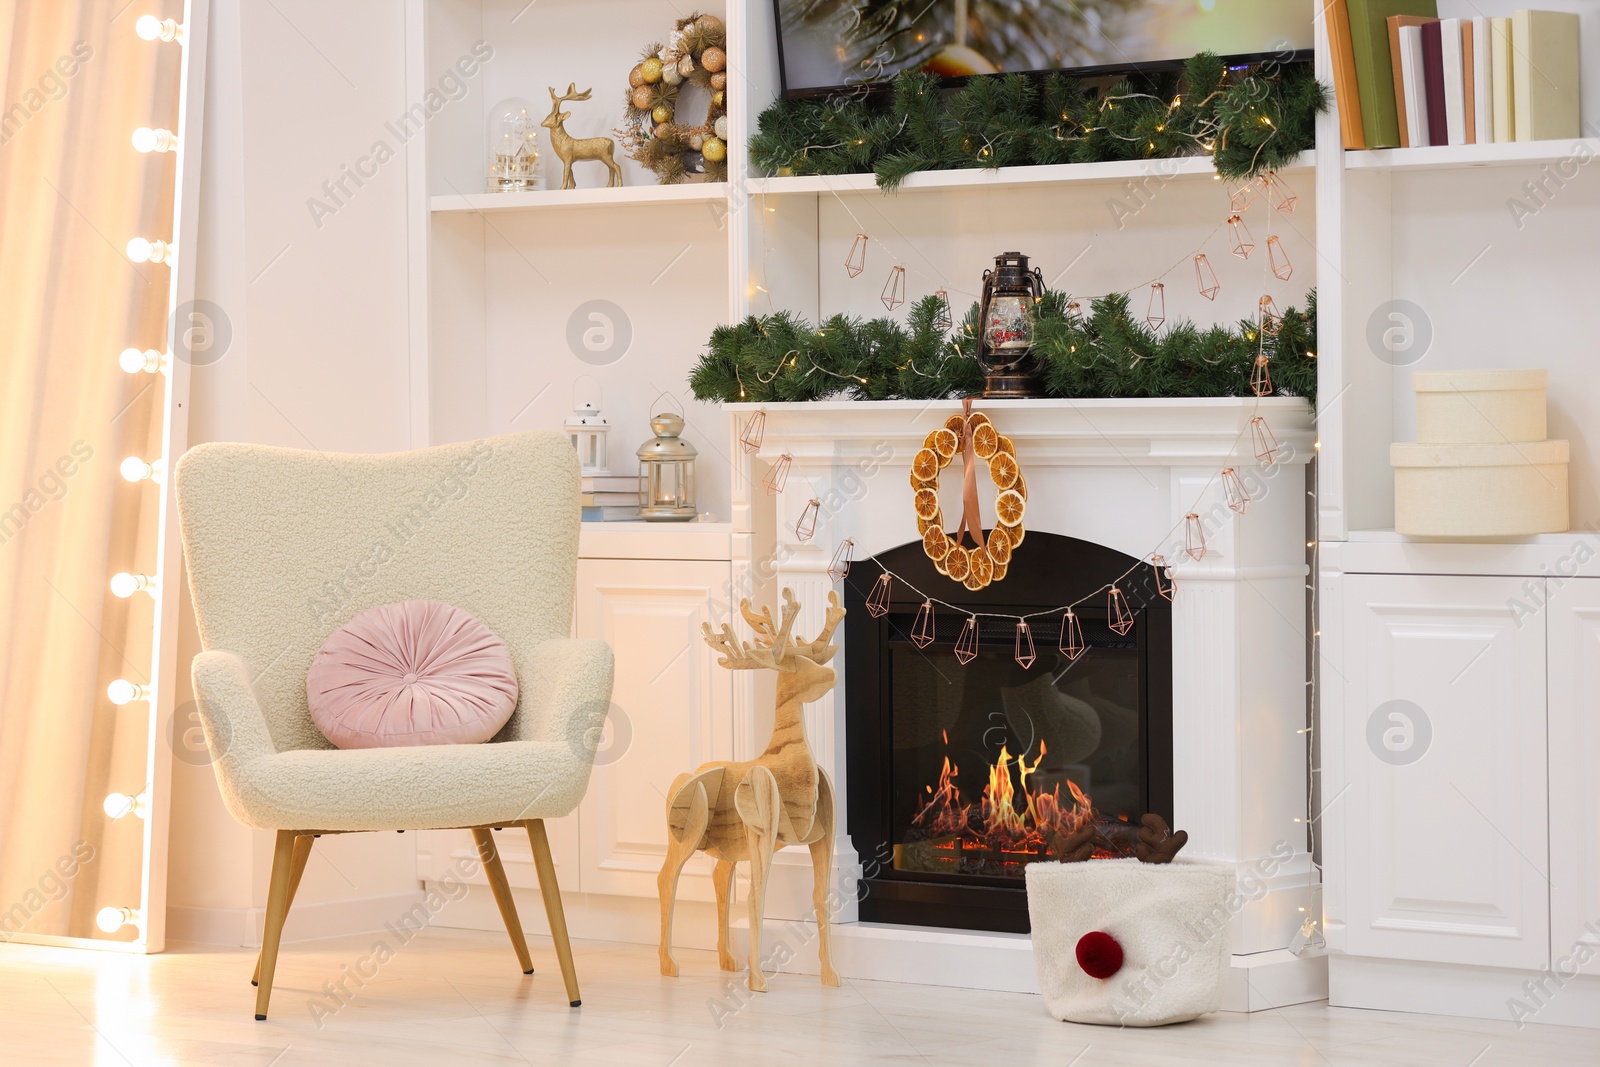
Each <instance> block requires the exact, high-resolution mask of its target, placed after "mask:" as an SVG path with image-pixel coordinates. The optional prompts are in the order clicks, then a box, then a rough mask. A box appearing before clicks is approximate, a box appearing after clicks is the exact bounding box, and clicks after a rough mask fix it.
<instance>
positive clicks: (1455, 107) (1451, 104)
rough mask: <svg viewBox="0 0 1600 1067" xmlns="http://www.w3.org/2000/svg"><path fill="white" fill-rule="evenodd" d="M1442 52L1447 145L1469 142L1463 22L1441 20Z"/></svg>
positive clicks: (1440, 37) (1442, 85) (1441, 86)
mask: <svg viewBox="0 0 1600 1067" xmlns="http://www.w3.org/2000/svg"><path fill="white" fill-rule="evenodd" d="M1439 49H1440V57H1441V65H1442V75H1443V76H1442V78H1441V84H1440V88H1441V89H1443V90H1444V129H1445V143H1446V144H1466V143H1467V93H1466V86H1467V62H1466V54H1465V53H1466V50H1465V49H1464V48H1463V47H1462V45H1461V20H1460V19H1440V20H1439Z"/></svg>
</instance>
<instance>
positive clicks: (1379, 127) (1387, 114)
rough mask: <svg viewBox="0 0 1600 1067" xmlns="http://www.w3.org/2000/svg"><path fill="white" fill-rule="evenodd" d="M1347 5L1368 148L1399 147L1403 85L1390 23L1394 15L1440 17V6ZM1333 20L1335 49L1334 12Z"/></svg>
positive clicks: (1426, 0)
mask: <svg viewBox="0 0 1600 1067" xmlns="http://www.w3.org/2000/svg"><path fill="white" fill-rule="evenodd" d="M1345 4H1346V7H1347V9H1348V12H1349V19H1348V22H1349V26H1350V50H1351V54H1352V57H1353V59H1354V62H1355V68H1356V94H1357V96H1358V97H1359V99H1360V106H1361V129H1362V135H1363V137H1364V138H1365V140H1366V144H1367V147H1368V148H1398V147H1399V146H1400V143H1401V141H1400V117H1399V104H1398V101H1399V100H1400V96H1399V93H1398V90H1399V88H1400V85H1399V83H1397V82H1396V81H1395V78H1394V55H1393V50H1392V46H1391V38H1390V33H1389V22H1388V20H1389V18H1390V16H1409V17H1416V18H1429V19H1432V18H1437V17H1438V15H1439V8H1438V5H1437V3H1436V0H1345ZM1329 19H1330V21H1329V42H1328V43H1329V48H1330V49H1333V48H1334V47H1335V45H1334V43H1333V39H1332V35H1333V29H1334V27H1333V18H1332V14H1331V12H1330V14H1329ZM1335 55H1337V53H1335ZM1335 69H1337V63H1336V64H1335ZM1335 91H1337V86H1336V88H1335Z"/></svg>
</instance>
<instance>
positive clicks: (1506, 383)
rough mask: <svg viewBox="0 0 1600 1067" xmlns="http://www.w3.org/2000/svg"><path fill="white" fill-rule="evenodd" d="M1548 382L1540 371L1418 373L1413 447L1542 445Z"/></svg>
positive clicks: (1413, 378) (1414, 384)
mask: <svg viewBox="0 0 1600 1067" xmlns="http://www.w3.org/2000/svg"><path fill="white" fill-rule="evenodd" d="M1549 378H1550V375H1549V372H1548V371H1543V370H1470V371H1419V372H1417V373H1416V374H1413V375H1412V376H1411V388H1412V389H1413V390H1414V391H1415V392H1416V394H1417V442H1418V443H1419V444H1428V445H1443V444H1485V445H1502V444H1507V443H1510V442H1521V441H1543V440H1544V439H1545V433H1546V430H1545V386H1546V385H1547V384H1548V382H1549Z"/></svg>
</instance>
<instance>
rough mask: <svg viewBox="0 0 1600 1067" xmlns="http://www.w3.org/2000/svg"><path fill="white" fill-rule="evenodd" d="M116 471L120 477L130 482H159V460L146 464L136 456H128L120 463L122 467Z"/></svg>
mask: <svg viewBox="0 0 1600 1067" xmlns="http://www.w3.org/2000/svg"><path fill="white" fill-rule="evenodd" d="M118 469H119V470H121V472H122V476H123V477H124V478H126V479H127V480H128V481H130V482H142V481H146V480H149V481H152V482H159V481H161V461H160V460H159V459H158V460H156V461H155V462H154V463H146V462H145V461H144V460H142V459H140V458H139V457H138V456H129V457H128V458H127V459H125V460H123V461H122V466H121V467H120V468H118Z"/></svg>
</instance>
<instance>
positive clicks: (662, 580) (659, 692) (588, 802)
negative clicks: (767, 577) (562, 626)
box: [575, 559, 733, 900]
mask: <svg viewBox="0 0 1600 1067" xmlns="http://www.w3.org/2000/svg"><path fill="white" fill-rule="evenodd" d="M730 576H731V565H730V564H729V563H728V562H726V561H720V562H719V561H708V560H648V561H646V560H618V559H584V560H579V561H578V600H577V610H576V620H575V622H576V630H577V634H578V636H579V637H600V638H603V639H605V640H606V641H607V642H609V643H610V645H611V648H612V649H613V651H614V652H615V653H616V661H617V680H616V685H615V688H614V689H613V690H612V697H611V700H612V703H611V711H610V714H609V715H608V716H607V726H606V735H605V736H604V737H603V738H602V739H601V743H600V746H601V747H600V754H599V756H598V758H597V760H596V763H595V769H594V777H593V778H592V779H590V782H589V791H588V793H587V794H586V795H585V797H584V799H583V803H582V804H581V805H579V808H578V821H579V824H580V826H581V828H582V832H581V837H582V842H581V846H580V847H581V858H580V861H579V862H580V867H581V869H582V885H583V891H584V892H585V893H614V894H621V895H624V896H639V897H654V896H655V895H656V875H657V874H658V873H660V871H661V862H662V859H663V858H664V857H665V855H666V842H667V827H666V800H667V790H668V788H669V787H670V786H671V785H672V780H673V779H674V778H676V777H677V776H678V775H680V774H682V773H684V772H685V771H692V770H694V769H695V768H696V767H698V766H699V765H700V764H702V763H705V762H707V761H708V760H714V759H727V758H729V757H730V756H731V755H732V737H733V681H732V677H731V674H732V672H730V671H728V670H726V669H724V668H722V667H719V666H717V662H716V655H715V653H713V652H712V651H711V649H710V648H709V647H707V645H706V643H705V640H704V638H703V637H702V636H701V632H700V626H701V624H702V623H707V622H709V623H711V624H712V625H713V626H718V625H721V623H722V622H723V621H724V620H723V619H720V618H712V616H711V605H712V603H713V602H714V601H715V602H719V603H720V602H724V601H726V599H727V589H728V582H729V579H730ZM710 871H711V864H710V861H709V860H708V859H707V858H706V857H705V856H704V855H698V856H696V857H694V859H692V860H691V861H690V862H689V865H688V866H687V867H685V868H684V874H683V879H682V881H681V882H680V884H679V890H678V895H679V898H680V899H685V900H689V899H694V900H715V899H716V896H715V894H714V892H713V890H712V887H711V877H710Z"/></svg>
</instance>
